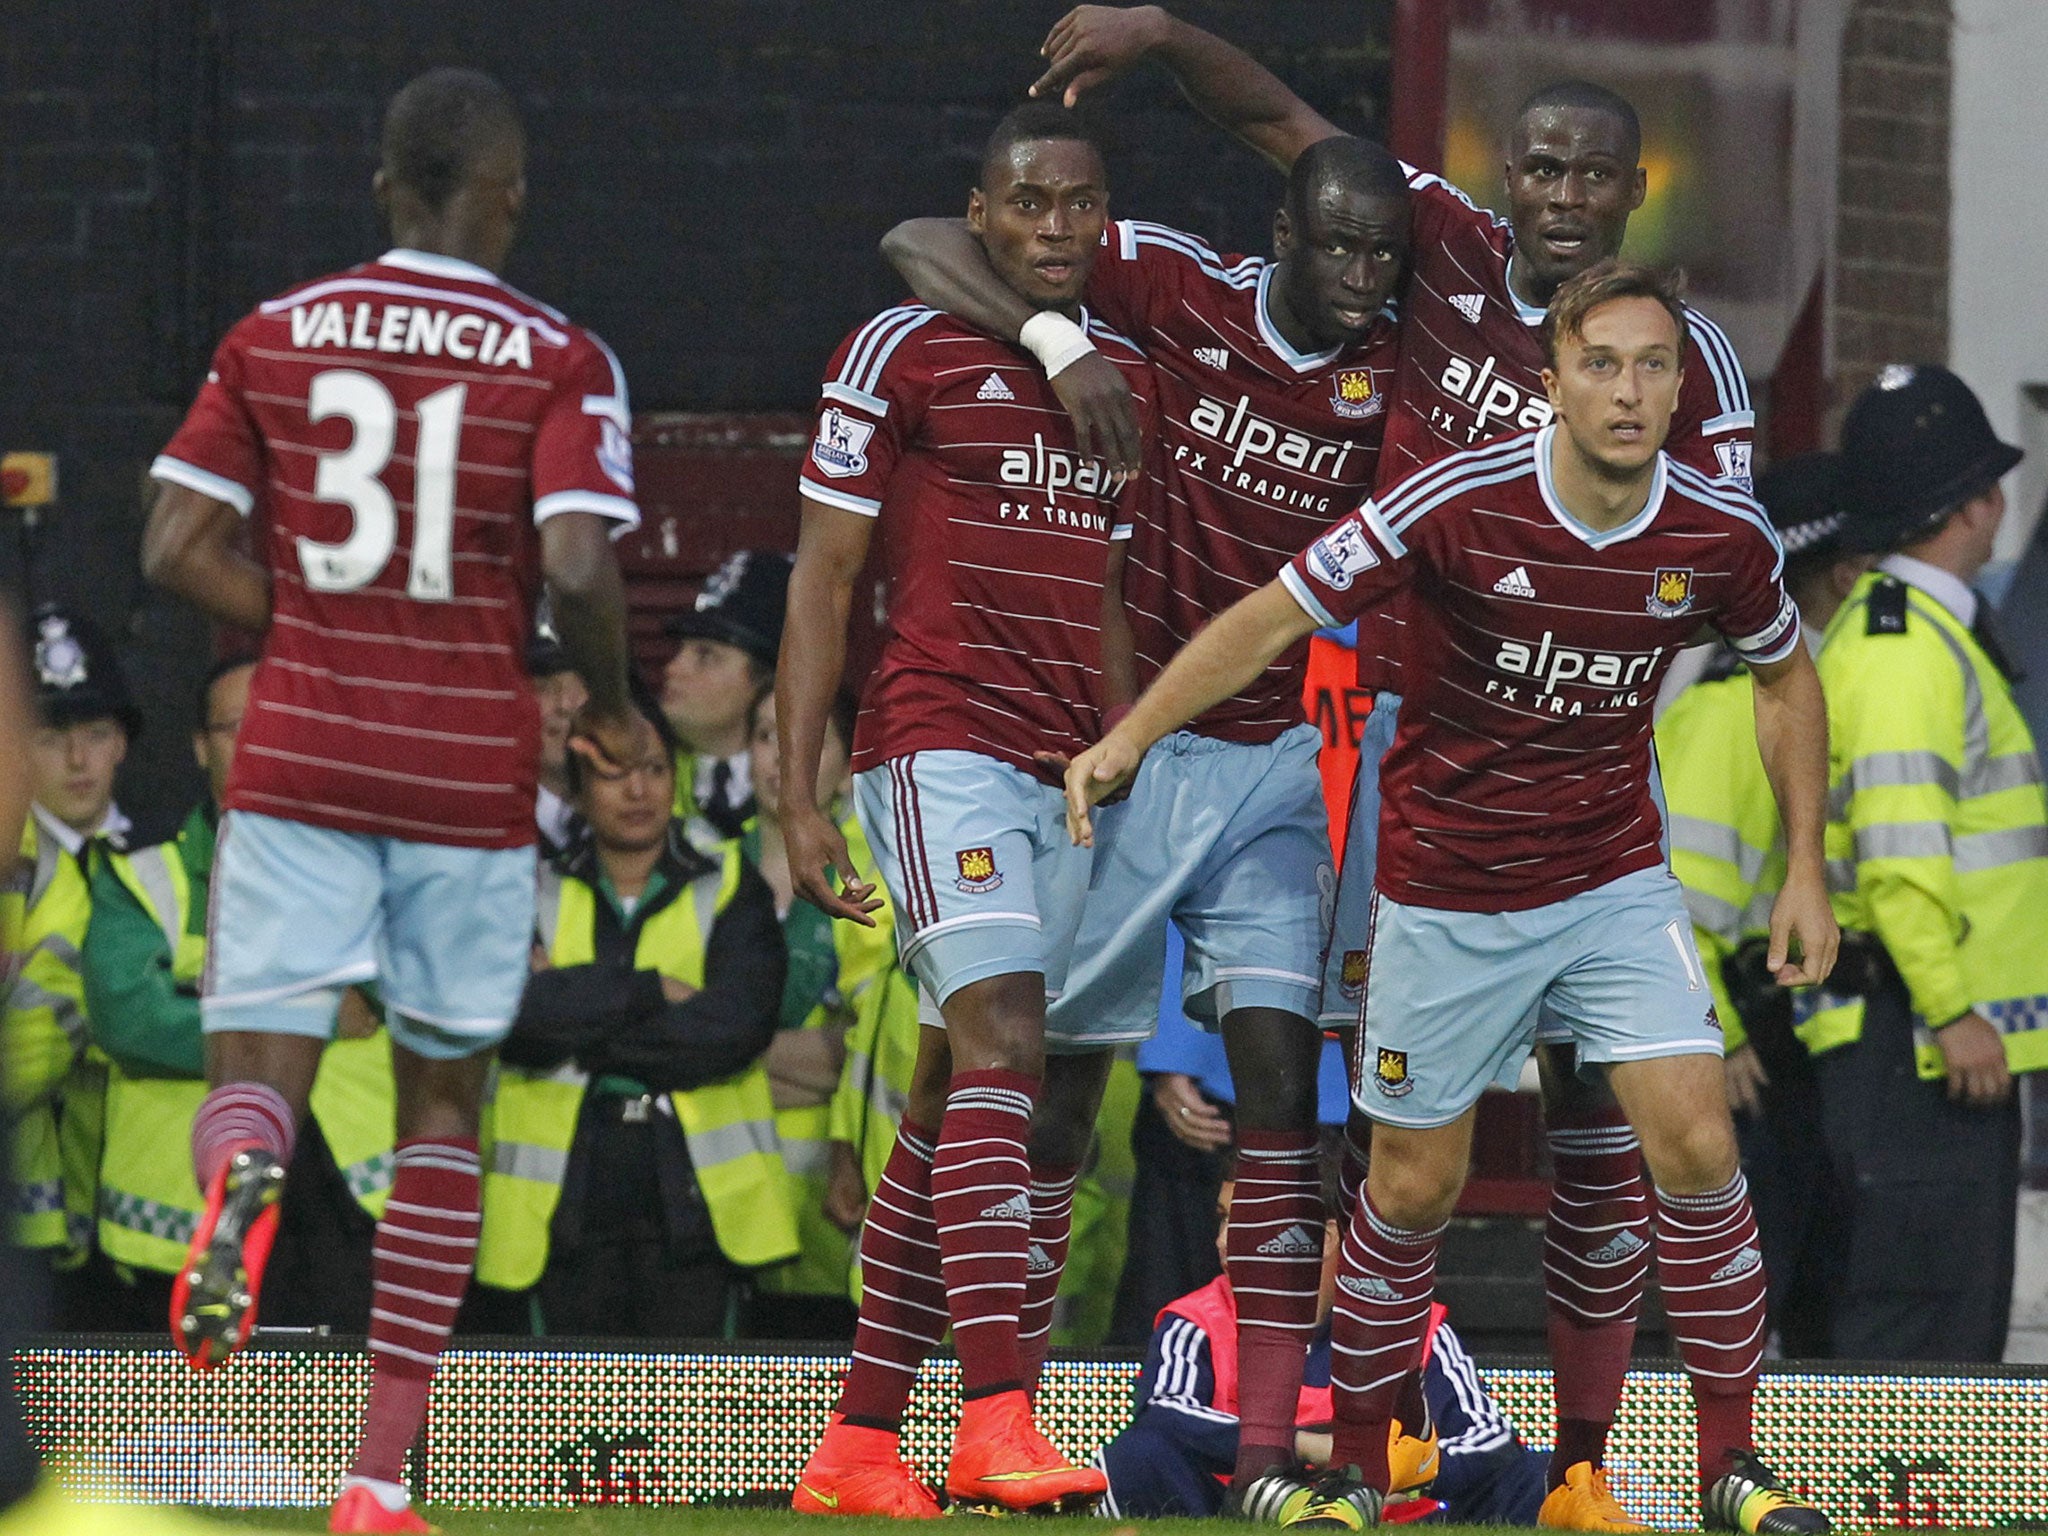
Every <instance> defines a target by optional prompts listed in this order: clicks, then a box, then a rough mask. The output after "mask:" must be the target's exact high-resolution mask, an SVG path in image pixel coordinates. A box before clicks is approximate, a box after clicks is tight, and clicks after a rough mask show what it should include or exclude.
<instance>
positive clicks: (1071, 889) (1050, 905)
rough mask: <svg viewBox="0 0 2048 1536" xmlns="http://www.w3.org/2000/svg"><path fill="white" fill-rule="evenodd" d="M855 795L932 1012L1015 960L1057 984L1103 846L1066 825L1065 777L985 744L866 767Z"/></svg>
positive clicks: (1017, 967) (930, 1019) (1049, 992)
mask: <svg viewBox="0 0 2048 1536" xmlns="http://www.w3.org/2000/svg"><path fill="white" fill-rule="evenodd" d="M853 798H854V812H855V814H856V815H858V816H859V817H860V824H861V828H862V830H864V831H865V832H866V833H867V835H868V842H869V843H870V844H871V845H872V846H873V848H874V850H875V858H876V861H877V862H878V863H879V864H880V865H881V868H882V881H883V883H884V884H885V885H886V886H887V887H888V889H889V899H890V900H891V901H892V902H893V903H895V907H896V935H897V947H898V948H899V950H900V951H901V952H902V956H903V963H904V964H905V965H906V966H908V967H909V968H910V970H911V972H912V974H913V975H915V976H916V977H917V984H918V993H919V997H920V1000H921V1002H922V1003H923V1004H924V1006H923V1008H922V1010H921V1012H922V1014H923V1016H924V1018H925V1021H926V1022H927V1023H931V1024H938V1023H939V1022H940V1019H939V1017H938V1016H937V1013H936V1011H935V1010H936V1008H939V1007H943V1006H944V1005H945V1003H946V1000H947V999H948V998H950V997H951V996H952V995H953V994H954V993H955V992H957V991H959V990H960V989H961V988H962V987H964V986H966V985H968V984H969V983H970V982H976V981H982V980H985V979H987V978H988V977H990V976H1005V975H1008V974H1009V973H1010V972H1012V971H1038V972H1041V973H1042V974H1043V975H1044V977H1045V993H1046V998H1047V1000H1048V1001H1050V1000H1051V999H1052V998H1054V997H1056V996H1058V995H1059V992H1060V988H1061V987H1062V985H1063V984H1064V983H1065V980H1066V975H1067V962H1068V959H1069V958H1070V957H1071V955H1072V954H1073V948H1074V932H1075V929H1076V928H1077V927H1078V925H1079V923H1080V920H1081V903H1082V899H1083V898H1084V897H1085V896H1086V895H1087V892H1088V869H1089V865H1090V864H1091V863H1092V862H1093V861H1094V854H1093V852H1092V850H1090V849H1087V848H1077V847H1075V846H1074V843H1073V841H1072V839H1070V838H1069V837H1068V836H1067V813H1066V800H1065V798H1064V796H1063V795H1062V794H1061V792H1060V791H1059V790H1058V789H1056V788H1054V787H1052V786H1051V785H1049V784H1042V783H1040V782H1039V781H1038V780H1037V779H1035V778H1033V777H1032V776H1031V775H1030V774H1028V773H1025V772H1023V771H1022V770H1021V769H1018V768H1014V767H1012V766H1011V765H1010V764H1008V763H1005V762H1002V761H1001V760H999V759H997V758H993V757H986V756H984V755H982V754H981V753H979V752H956V751H939V752H912V753H908V754H906V755H905V756H903V757H897V758H891V759H890V760H889V761H888V762H886V763H883V764H882V765H881V766H880V767H877V768H869V769H867V770H866V771H865V772H862V773H859V774H856V775H855V776H854V781H853Z"/></svg>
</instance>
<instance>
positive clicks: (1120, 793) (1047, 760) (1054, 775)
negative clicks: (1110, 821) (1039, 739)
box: [1031, 752, 1137, 805]
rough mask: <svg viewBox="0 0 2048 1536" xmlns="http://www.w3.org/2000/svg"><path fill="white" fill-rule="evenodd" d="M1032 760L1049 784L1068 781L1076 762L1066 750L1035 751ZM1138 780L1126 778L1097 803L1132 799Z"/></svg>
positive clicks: (1112, 802)
mask: <svg viewBox="0 0 2048 1536" xmlns="http://www.w3.org/2000/svg"><path fill="white" fill-rule="evenodd" d="M1031 761H1032V762H1034V763H1036V764H1037V765H1038V771H1039V772H1040V773H1041V774H1043V775H1044V776H1045V781H1046V782H1047V783H1048V784H1064V783H1066V781H1067V770H1068V769H1069V768H1071V767H1072V766H1073V763H1074V760H1073V759H1072V758H1071V757H1069V756H1067V754H1066V753H1064V752H1034V753H1032V754H1031ZM1136 782H1137V780H1136V779H1134V778H1133V779H1126V780H1125V781H1124V782H1123V784H1122V785H1121V786H1120V787H1119V788H1117V789H1113V790H1111V791H1110V792H1109V793H1108V794H1106V795H1104V796H1103V797H1102V798H1101V799H1100V800H1098V801H1097V802H1096V804H1097V805H1115V804H1117V803H1118V802H1120V801H1123V800H1128V799H1130V798H1131V786H1132V785H1133V784H1135V783H1136Z"/></svg>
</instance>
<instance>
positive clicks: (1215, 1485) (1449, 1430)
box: [1096, 1158, 1550, 1525]
mask: <svg viewBox="0 0 2048 1536" xmlns="http://www.w3.org/2000/svg"><path fill="white" fill-rule="evenodd" d="M1324 1161H1325V1164H1326V1168H1325V1181H1324V1182H1325V1188H1326V1190H1327V1192H1328V1194H1329V1195H1330V1197H1331V1200H1330V1207H1329V1208H1330V1210H1331V1211H1332V1212H1333V1213H1334V1212H1335V1211H1336V1210H1337V1209H1338V1202H1337V1187H1336V1186H1337V1178H1336V1172H1335V1169H1334V1167H1333V1166H1329V1165H1330V1163H1331V1160H1330V1159H1328V1158H1326V1159H1325V1160H1324ZM1231 1190H1232V1185H1231V1184H1230V1183H1227V1182H1226V1183H1225V1184H1224V1186H1223V1189H1222V1193H1221V1194H1220V1195H1219V1196H1218V1198H1217V1202H1216V1208H1217V1214H1218V1215H1219V1216H1220V1217H1221V1218H1222V1221H1221V1223H1220V1224H1219V1226H1218V1229H1217V1233H1216V1249H1217V1256H1218V1258H1219V1260H1220V1259H1221V1258H1222V1257H1223V1255H1224V1253H1225V1234H1226V1233H1227V1231H1228V1229H1229V1215H1230V1197H1231ZM1342 1239H1343V1232H1342V1229H1341V1228H1340V1226H1339V1225H1338V1217H1337V1216H1336V1215H1335V1214H1332V1215H1331V1216H1330V1218H1329V1219H1328V1220H1327V1221H1325V1222H1324V1224H1323V1273H1322V1287H1321V1289H1320V1290H1319V1291H1318V1293H1317V1296H1316V1331H1315V1338H1314V1342H1313V1343H1312V1344H1311V1345H1310V1347H1309V1355H1308V1364H1307V1368H1306V1370H1305V1372H1304V1376H1303V1385H1302V1389H1301V1399H1300V1405H1299V1408H1298V1410H1297V1416H1296V1422H1297V1425H1298V1427H1297V1428H1296V1430H1295V1434H1294V1447H1295V1454H1296V1456H1297V1457H1298V1458H1299V1460H1300V1461H1301V1462H1303V1463H1304V1464H1305V1465H1307V1466H1310V1467H1317V1466H1322V1465H1324V1464H1326V1463H1327V1462H1328V1461H1329V1459H1330V1433H1329V1430H1330V1419H1331V1415H1332V1412H1333V1410H1332V1407H1331V1400H1330V1313H1331V1310H1332V1307H1333V1305H1334V1302H1335V1298H1336V1288H1337V1260H1338V1245H1339V1244H1340V1243H1341V1241H1342ZM1423 1394H1424V1398H1425V1401H1426V1406H1427V1409H1428V1414H1429V1423H1430V1426H1431V1429H1432V1434H1433V1438H1415V1437H1411V1436H1399V1437H1398V1438H1397V1439H1396V1440H1395V1441H1394V1444H1393V1447H1392V1449H1391V1452H1390V1455H1391V1458H1392V1461H1393V1464H1394V1467H1395V1486H1396V1487H1397V1488H1400V1489H1405V1490H1408V1491H1411V1492H1413V1493H1414V1495H1415V1496H1414V1497H1412V1498H1408V1499H1405V1500H1402V1501H1401V1502H1399V1503H1393V1504H1390V1505H1389V1506H1388V1507H1387V1509H1386V1511H1385V1513H1384V1514H1383V1515H1382V1519H1384V1520H1386V1521H1387V1522H1389V1523H1409V1522H1413V1521H1417V1520H1433V1521H1435V1520H1440V1521H1446V1522H1451V1523H1455V1524H1459V1525H1493V1524H1500V1525H1533V1524H1535V1523H1536V1512H1537V1510H1538V1509H1539V1508H1540V1507H1541V1506H1542V1504H1543V1494H1544V1475H1545V1472H1546V1470H1547V1469H1548V1466H1549V1461H1550V1456H1549V1453H1548V1452H1547V1451H1535V1450H1531V1449H1529V1448H1528V1447H1527V1446H1525V1445H1523V1444H1522V1442H1521V1439H1520V1437H1519V1436H1518V1435H1516V1433H1515V1427H1514V1425H1513V1424H1511V1423H1509V1422H1508V1418H1507V1415H1506V1414H1505V1413H1503V1412H1502V1411H1501V1409H1500V1407H1499V1405H1498V1404H1496V1403H1495V1402H1494V1400H1493V1398H1492V1397H1491V1396H1490V1395H1489V1394H1488V1393H1487V1390H1486V1383H1485V1382H1484V1381H1482V1380H1481V1379H1480V1376H1479V1372H1478V1371H1477V1369H1476V1368H1475V1367H1474V1366H1473V1364H1472V1357H1471V1356H1470V1355H1468V1354H1466V1353H1465V1346H1464V1344H1463V1343H1462V1342H1460V1340H1459V1338H1458V1336H1457V1334H1456V1333H1454V1332H1453V1331H1452V1329H1451V1326H1450V1324H1448V1323H1447V1322H1445V1321H1444V1309H1443V1308H1442V1307H1436V1308H1434V1309H1433V1310H1432V1312H1431V1315H1430V1324H1429V1336H1428V1338H1427V1339H1426V1340H1425V1341H1424V1344H1423ZM1137 1402H1138V1409H1137V1415H1136V1417H1135V1418H1134V1419H1133V1420H1132V1421H1131V1425H1130V1427H1129V1428H1128V1429H1126V1430H1125V1431H1124V1432H1123V1433H1122V1434H1120V1435H1118V1436H1117V1437H1116V1438H1115V1439H1114V1440H1112V1441H1110V1442H1109V1444H1108V1445H1105V1446H1104V1447H1103V1448H1102V1451H1101V1453H1100V1454H1099V1455H1098V1457H1097V1458H1096V1465H1098V1466H1100V1467H1101V1468H1102V1470H1103V1472H1104V1474H1105V1475H1107V1477H1108V1478H1109V1493H1108V1496H1107V1497H1106V1498H1105V1499H1104V1501H1103V1505H1102V1512H1103V1513H1104V1514H1108V1515H1113V1516H1119V1517H1126V1516H1127V1517H1132V1518H1139V1519H1148V1518H1158V1517H1160V1516H1168V1515H1190V1516H1195V1517H1198V1518H1202V1517H1209V1516H1214V1515H1216V1514H1218V1513H1219V1512H1220V1511H1221V1510H1222V1508H1223V1495H1224V1491H1225V1490H1226V1489H1227V1488H1228V1486H1229V1483H1230V1470H1231V1468H1232V1467H1233V1466H1234V1465H1235V1464H1236V1462H1237V1438H1238V1421H1237V1303H1236V1300H1235V1299H1234V1298H1233V1296H1232V1295H1231V1290H1230V1279H1229V1277H1228V1276H1227V1275H1218V1276H1217V1277H1216V1278H1215V1279H1214V1280H1212V1281H1210V1282H1209V1284H1207V1285H1205V1286H1203V1287H1202V1288H1201V1289H1200V1290H1197V1291H1194V1292H1192V1293H1191V1294H1189V1295H1186V1296H1183V1297H1181V1298H1180V1299H1179V1300H1177V1301H1172V1302H1169V1303H1167V1305H1166V1306H1165V1307H1164V1308H1163V1309H1162V1310H1161V1311H1160V1313H1159V1318H1158V1322H1157V1325H1156V1327H1155V1328H1154V1330H1153V1333H1152V1343H1151V1347H1150V1348H1149V1349H1148V1350H1147V1351H1146V1353H1145V1368H1144V1370H1143V1371H1142V1372H1141V1373H1140V1374H1139V1377H1138V1390H1137ZM1425 1494H1426V1495H1427V1496H1426V1497H1425V1496H1424V1495H1425Z"/></svg>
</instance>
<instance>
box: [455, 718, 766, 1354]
mask: <svg viewBox="0 0 2048 1536" xmlns="http://www.w3.org/2000/svg"><path fill="white" fill-rule="evenodd" d="M640 707H641V709H642V712H643V714H645V715H646V716H647V718H648V721H649V723H650V724H652V725H653V726H654V727H655V728H656V732H657V734H658V735H659V737H660V742H659V745H658V747H656V748H655V749H654V750H653V751H652V753H651V755H649V756H648V757H647V758H645V759H644V760H642V761H637V762H630V763H627V764H624V765H623V771H622V772H619V773H617V774H606V775H605V776H603V777H599V776H598V775H597V774H596V773H595V772H594V771H590V770H589V769H588V765H587V764H585V763H584V762H583V761H582V759H580V758H577V757H572V758H571V759H570V770H569V771H570V784H571V787H572V789H573V791H574V800H575V804H576V808H577V810H578V812H579V813H580V814H581V815H582V817H583V819H584V821H585V823H586V824H587V826H588V828H589V832H590V836H589V837H588V838H587V839H586V840H584V841H582V842H580V843H579V844H578V845H577V846H576V847H575V848H574V849H573V850H572V851H571V852H570V853H569V854H568V855H567V856H566V857H564V858H563V859H560V860H558V861H556V863H554V864H553V865H550V866H548V867H546V868H545V869H544V870H543V871H542V876H541V892H540V902H539V932H538V934H537V936H536V939H535V944H534V956H533V966H534V974H533V976H532V979H531V980H530V982H529V983H528V985H527V989H526V996H525V998H524V999H523V1000H522V1001H521V1003H520V1008H519V1015H518V1018H517V1019H516V1020H515V1021H514V1024H513V1027H512V1033H511V1035H510V1036H509V1037H508V1038H507V1039H506V1041H505V1044H504V1046H503V1047H502V1049H501V1053H500V1067H499V1071H498V1077H497V1084H496V1089H495V1093H494V1095H493V1098H492V1101H491V1103H490V1104H489V1105H488V1106H487V1110H486V1114H485V1134H486V1136H487V1137H488V1138H490V1143H491V1147H490V1152H489V1154H488V1156H487V1158H486V1162H485V1167H486V1173H485V1177H484V1191H483V1226H482V1235H481V1239H480V1242H479V1246H478V1249H477V1280H478V1282H479V1285H480V1287H483V1288H487V1289H495V1291H496V1292H497V1293H499V1296H500V1298H501V1299H502V1298H503V1295H504V1293H508V1292H515V1293H518V1292H523V1293H526V1294H525V1295H524V1296H523V1297H521V1298H519V1299H520V1300H522V1301H523V1302H524V1303H525V1304H526V1305H527V1307H528V1308H529V1309H530V1311H531V1312H532V1314H533V1315H534V1316H535V1319H536V1321H537V1323H538V1325H539V1327H540V1330H541V1331H542V1332H545V1333H550V1334H556V1335H582V1336H589V1335H618V1336H627V1337H639V1338H649V1337H665V1338H692V1337H719V1336H721V1335H723V1334H725V1333H726V1332H727V1331H728V1328H729V1319H730V1318H731V1316H732V1315H733V1310H734V1303H735V1302H736V1301H737V1299H738V1297H737V1293H738V1291H739V1289H740V1287H741V1283H742V1281H743V1278H744V1276H745V1273H746V1271H748V1270H752V1269H755V1268H758V1267H761V1266H764V1265H769V1264H777V1263H781V1262H782V1261H784V1260H786V1259H789V1258H792V1257H794V1256H795V1254H796V1252H797V1232H796V1221H795V1209H794V1201H793V1199H792V1196H791V1191H790V1184H789V1176H788V1174H787V1173H786V1171H785V1170H784V1167H783V1162H782V1155H781V1149H780V1147H779V1145H778V1143H777V1140H776V1134H775V1120H774V1107H773V1102H772V1100H771V1098H770V1093H769V1086H768V1077H767V1074H766V1073H765V1072H764V1071H763V1070H762V1068H761V1065H760V1058H761V1056H762V1054H763V1053H764V1052H765V1051H766V1050H767V1048H768V1044H769V1041H770V1040H771V1039H772V1038H773V1036H774V1034H775V1026H776V1018H777V1010H778V1008H779V1006H780V1004H781V1001H782V986H783V970H784V961H783V946H782V935H781V931H780V929H779V927H778V925H777V923H776V918H775V902H774V898H773V897H772V896H770V894H769V892H768V887H767V886H766V885H765V884H764V883H763V882H762V879H761V877H760V875H759V874H758V873H756V872H755V870H754V869H753V867H752V866H751V865H749V864H748V863H747V862H746V859H745V857H744V856H743V855H742V853H741V851H740V847H739V844H738V843H737V842H735V841H731V840H722V839H720V838H718V837H717V836H716V834H715V833H713V832H711V831H710V829H709V828H707V827H705V826H704V824H703V823H701V822H685V821H682V820H680V819H676V818H673V817H672V816H671V815H670V803H671V797H672V795H673V794H674V787H675V786H674V775H675V766H674V756H673V754H674V751H675V738H674V736H673V734H672V733H671V732H670V731H669V728H668V723H667V721H666V720H665V719H663V718H662V714H661V711H660V709H659V708H657V707H656V706H655V705H654V703H653V702H652V701H651V700H641V701H640ZM501 1310H502V1309H501Z"/></svg>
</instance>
